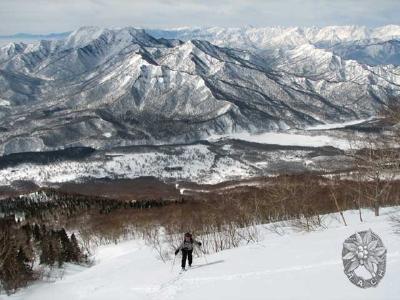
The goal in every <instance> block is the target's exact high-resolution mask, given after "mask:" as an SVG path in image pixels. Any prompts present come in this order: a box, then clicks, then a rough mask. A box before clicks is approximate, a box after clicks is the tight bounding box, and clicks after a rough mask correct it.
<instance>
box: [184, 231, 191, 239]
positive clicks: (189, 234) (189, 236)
mask: <svg viewBox="0 0 400 300" xmlns="http://www.w3.org/2000/svg"><path fill="white" fill-rule="evenodd" d="M184 237H185V238H187V237H188V238H192V234H191V233H189V232H186V233H185V236H184Z"/></svg>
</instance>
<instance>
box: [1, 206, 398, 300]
mask: <svg viewBox="0 0 400 300" xmlns="http://www.w3.org/2000/svg"><path fill="white" fill-rule="evenodd" d="M394 213H396V214H397V215H399V208H387V209H383V210H382V215H381V217H378V218H376V217H374V216H373V214H372V212H370V211H364V212H363V217H364V223H360V222H359V220H358V214H357V212H355V211H350V212H346V213H345V217H346V221H347V222H348V224H349V226H347V227H345V226H343V225H342V224H341V223H340V222H339V221H338V220H339V219H338V218H337V216H336V217H333V216H329V217H327V218H325V222H326V223H327V224H328V229H325V230H320V231H316V232H312V233H299V232H294V231H293V230H291V229H289V228H287V229H286V234H284V235H282V236H280V235H277V234H275V233H273V232H272V231H270V230H268V229H267V228H269V227H268V226H264V227H260V230H261V233H262V236H263V238H262V241H261V242H259V243H257V244H251V245H247V246H242V247H239V248H236V249H231V250H226V251H222V252H220V253H217V254H213V255H208V256H207V262H206V261H205V259H204V258H203V257H200V258H195V262H194V264H195V267H194V268H193V269H192V270H190V271H188V272H185V273H183V274H182V275H178V270H179V266H178V263H175V267H174V269H173V270H172V271H171V262H169V263H168V264H164V263H163V262H161V261H160V260H158V259H157V258H156V254H155V252H153V251H152V250H151V249H149V248H148V247H147V246H145V245H144V244H143V243H142V242H141V241H127V242H123V243H120V244H118V245H110V246H104V247H101V248H100V249H98V251H97V253H96V262H97V263H96V264H95V265H94V266H93V267H91V268H80V267H73V266H69V267H68V268H67V269H66V274H65V276H64V278H63V279H62V280H59V281H56V282H53V283H39V284H35V285H33V286H31V287H29V288H27V289H25V290H23V291H21V292H18V293H17V294H15V295H12V296H10V297H5V296H0V298H1V299H2V300H53V299H57V300H72V299H74V300H79V299H85V300H91V299H95V300H103V299H104V300H109V299H115V300H117V299H118V300H125V299H143V300H147V299H161V300H167V299H176V300H179V299H191V300H197V299H230V300H235V299H298V300H300V299H307V300H313V299H318V300H320V299H325V300H330V299H338V300H339V299H352V300H356V299H362V300H368V299H374V300H376V299H385V300H391V299H393V300H394V299H399V294H400V285H399V275H400V236H399V235H395V234H394V233H393V228H392V226H391V223H390V221H389V220H390V215H391V214H394ZM369 228H371V229H372V230H373V231H374V232H375V233H377V234H378V235H379V236H380V237H381V238H382V240H383V242H384V244H385V246H386V247H387V249H388V257H387V272H386V275H385V277H384V278H383V280H382V281H381V283H380V284H379V286H378V287H376V288H371V289H367V290H362V289H360V288H358V287H356V286H354V285H352V284H351V283H350V282H349V281H348V280H347V278H346V276H345V274H344V273H343V266H342V261H341V251H342V243H343V241H344V240H345V239H346V238H347V237H348V236H350V235H351V234H353V233H354V232H355V231H361V230H366V229H369Z"/></svg>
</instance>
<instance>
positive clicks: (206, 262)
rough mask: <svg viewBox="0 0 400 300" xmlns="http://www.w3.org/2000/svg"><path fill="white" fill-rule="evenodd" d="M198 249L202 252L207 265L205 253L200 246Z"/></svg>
mask: <svg viewBox="0 0 400 300" xmlns="http://www.w3.org/2000/svg"><path fill="white" fill-rule="evenodd" d="M200 251H201V253H203V256H204V260H205V261H206V264H207V265H208V261H207V257H206V254H205V253H204V251H203V249H202V248H201V249H200Z"/></svg>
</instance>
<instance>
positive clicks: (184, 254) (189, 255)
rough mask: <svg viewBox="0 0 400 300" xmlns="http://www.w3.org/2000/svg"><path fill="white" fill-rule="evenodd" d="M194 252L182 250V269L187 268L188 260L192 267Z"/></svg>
mask: <svg viewBox="0 0 400 300" xmlns="http://www.w3.org/2000/svg"><path fill="white" fill-rule="evenodd" d="M192 254H193V250H185V249H182V268H184V267H185V266H186V258H187V259H188V261H189V266H191V265H192V261H193V256H192Z"/></svg>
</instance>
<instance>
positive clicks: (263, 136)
mask: <svg viewBox="0 0 400 300" xmlns="http://www.w3.org/2000/svg"><path fill="white" fill-rule="evenodd" d="M319 126H321V128H324V127H322V126H325V127H326V128H325V129H332V128H333V127H330V128H328V126H339V125H319ZM343 127H344V125H343ZM310 128H311V127H310ZM315 128H318V127H312V128H311V129H309V130H316V129H315ZM335 128H338V127H335ZM318 129H319V128H318ZM220 138H229V139H237V140H243V141H248V142H253V143H260V144H271V145H274V144H275V145H281V146H303V147H325V146H332V147H336V148H339V149H342V150H349V149H352V148H354V147H356V146H357V145H354V142H352V141H349V140H348V139H345V138H336V137H332V136H328V135H323V134H321V135H306V134H298V133H286V132H265V133H260V134H251V133H249V132H240V133H232V134H226V135H213V136H211V137H210V138H209V139H208V140H210V141H214V140H218V139H220Z"/></svg>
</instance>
